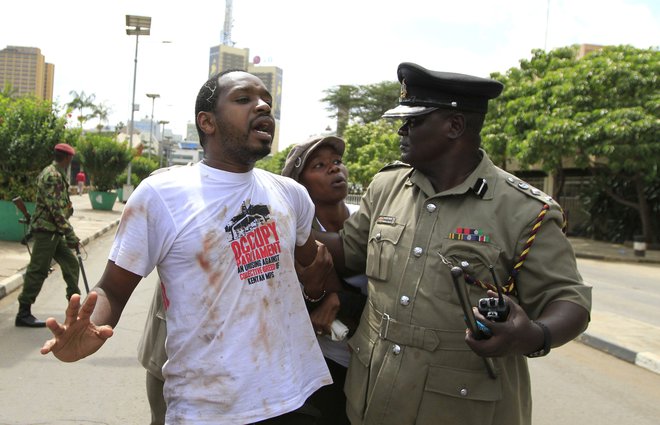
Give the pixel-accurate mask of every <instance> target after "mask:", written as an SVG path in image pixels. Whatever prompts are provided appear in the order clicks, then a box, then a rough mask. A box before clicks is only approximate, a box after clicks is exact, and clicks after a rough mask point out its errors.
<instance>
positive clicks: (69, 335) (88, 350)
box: [41, 292, 113, 362]
mask: <svg viewBox="0 0 660 425" xmlns="http://www.w3.org/2000/svg"><path fill="white" fill-rule="evenodd" d="M97 297H98V294H97V293H96V292H90V293H89V295H88V296H87V299H86V300H85V303H84V304H83V306H82V308H81V306H80V295H77V294H75V295H72V296H71V300H70V301H69V306H68V307H67V309H66V319H65V320H64V323H63V324H60V323H58V322H57V320H55V319H54V318H52V317H49V318H48V319H47V320H46V326H47V327H48V329H50V331H51V332H52V333H53V336H54V337H53V338H52V339H49V340H48V341H46V342H45V343H44V345H43V347H41V354H44V355H45V354H48V353H51V352H52V353H53V355H54V356H55V357H57V358H58V359H60V360H61V361H63V362H75V361H77V360H80V359H82V358H85V357H87V356H89V355H90V354H93V353H95V352H96V351H97V350H98V349H99V348H101V346H102V345H103V344H104V343H105V341H106V340H107V339H108V338H110V337H111V336H112V334H113V330H112V327H111V326H96V325H95V324H94V323H92V322H91V321H90V316H91V315H92V312H93V311H94V307H95V306H96V300H97Z"/></svg>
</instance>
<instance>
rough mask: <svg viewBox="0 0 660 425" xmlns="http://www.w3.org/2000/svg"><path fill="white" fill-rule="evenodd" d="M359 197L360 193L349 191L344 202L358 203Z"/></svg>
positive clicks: (360, 197) (360, 196)
mask: <svg viewBox="0 0 660 425" xmlns="http://www.w3.org/2000/svg"><path fill="white" fill-rule="evenodd" d="M360 199H362V194H359V193H351V194H349V195H348V196H347V197H346V203H347V204H353V205H360Z"/></svg>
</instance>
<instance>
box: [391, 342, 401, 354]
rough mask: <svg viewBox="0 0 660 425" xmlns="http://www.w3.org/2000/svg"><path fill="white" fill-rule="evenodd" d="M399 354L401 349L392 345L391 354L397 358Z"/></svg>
mask: <svg viewBox="0 0 660 425" xmlns="http://www.w3.org/2000/svg"><path fill="white" fill-rule="evenodd" d="M399 353H401V347H400V346H398V345H397V344H394V345H393V346H392V354H394V355H395V356H398V355H399Z"/></svg>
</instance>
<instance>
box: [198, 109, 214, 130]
mask: <svg viewBox="0 0 660 425" xmlns="http://www.w3.org/2000/svg"><path fill="white" fill-rule="evenodd" d="M197 125H199V128H201V129H202V131H203V132H204V134H213V133H215V130H216V126H215V116H214V115H213V112H204V111H201V112H199V113H198V114H197Z"/></svg>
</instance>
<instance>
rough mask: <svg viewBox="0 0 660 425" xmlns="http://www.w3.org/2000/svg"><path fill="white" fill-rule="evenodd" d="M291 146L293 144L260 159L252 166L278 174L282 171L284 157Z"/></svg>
mask: <svg viewBox="0 0 660 425" xmlns="http://www.w3.org/2000/svg"><path fill="white" fill-rule="evenodd" d="M293 146H294V145H289V146H287V147H286V148H284V150H281V151H279V152H277V153H276V154H274V155H269V156H267V157H265V158H262V159H260V160H259V161H257V162H256V164H255V165H254V166H255V167H257V168H261V169H263V170H266V171H270V172H271V173H273V174H280V173H281V172H282V168H284V163H285V162H286V157H287V155H289V152H290V151H291V149H293Z"/></svg>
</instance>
